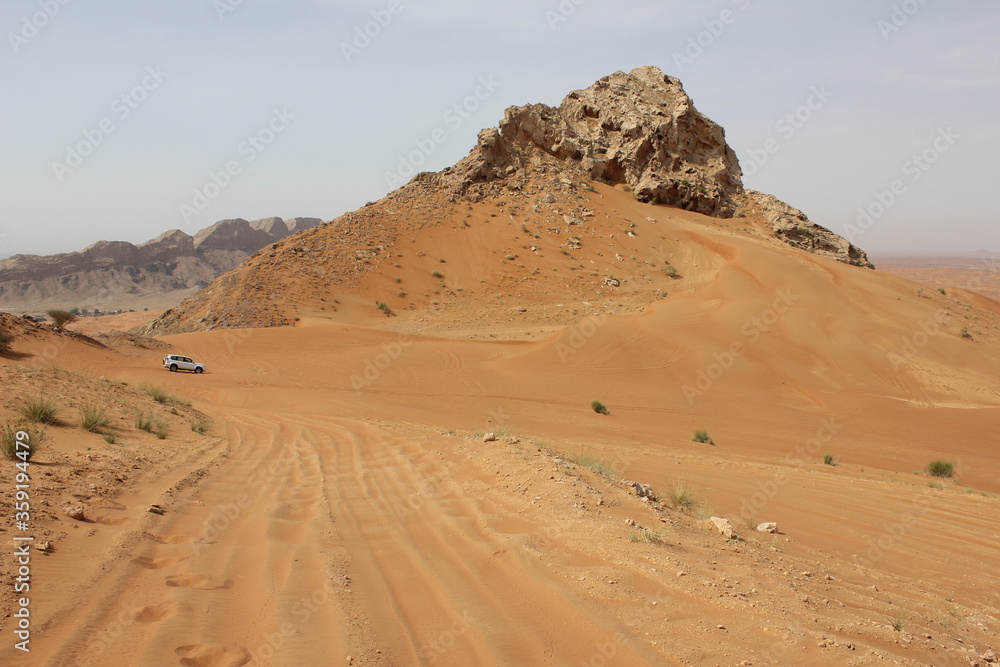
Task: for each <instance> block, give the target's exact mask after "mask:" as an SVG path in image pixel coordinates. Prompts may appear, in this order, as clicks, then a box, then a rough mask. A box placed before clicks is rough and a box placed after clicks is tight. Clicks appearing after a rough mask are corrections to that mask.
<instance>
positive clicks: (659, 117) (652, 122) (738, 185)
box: [416, 67, 873, 268]
mask: <svg viewBox="0 0 1000 667" xmlns="http://www.w3.org/2000/svg"><path fill="white" fill-rule="evenodd" d="M545 163H558V165H559V166H560V167H561V168H562V169H563V170H565V171H567V172H570V173H574V174H576V175H582V176H584V177H586V178H589V179H592V180H596V181H600V182H602V183H607V184H609V185H620V184H624V185H627V186H628V187H630V188H631V189H632V192H633V195H634V196H635V198H636V199H638V200H639V201H642V202H647V203H652V204H664V205H667V206H676V207H678V208H682V209H685V210H688V211H695V212H697V213H703V214H705V215H710V216H713V217H718V218H731V217H735V216H762V217H763V218H764V219H765V220H766V221H767V222H768V223H769V224H771V227H772V229H773V231H774V235H775V236H776V237H777V238H779V239H781V240H782V241H785V242H787V243H789V244H791V245H794V246H796V247H799V248H802V249H803V250H807V251H809V252H815V253H818V254H823V255H828V256H830V257H833V258H834V259H837V260H840V261H842V262H846V263H848V264H854V265H857V266H862V267H866V268H873V267H872V265H871V263H870V262H869V261H868V258H867V257H866V255H865V253H864V251H862V250H861V249H859V248H857V247H855V246H853V245H851V244H850V243H848V242H847V241H846V240H845V239H843V238H842V237H840V236H838V235H836V234H834V233H833V232H831V231H830V230H828V229H826V228H825V227H821V226H819V225H817V224H815V223H813V222H811V221H810V220H809V219H808V218H807V217H806V216H805V214H803V213H802V212H801V211H799V210H797V209H794V208H792V207H791V206H788V205H787V204H785V203H783V202H781V201H780V200H778V199H776V198H775V197H773V196H771V195H765V194H762V193H759V192H756V191H753V190H746V189H744V187H743V172H742V170H741V169H740V165H739V160H737V158H736V154H735V153H734V152H733V150H732V149H731V148H730V147H729V145H728V144H727V143H726V135H725V131H724V130H723V129H722V127H720V126H719V125H717V124H716V123H714V122H713V121H712V120H710V119H709V118H707V117H706V116H704V115H703V114H702V113H700V112H699V111H698V110H697V109H696V108H695V106H694V103H693V102H692V101H691V98H690V97H689V96H688V95H687V93H686V92H685V91H684V87H683V86H682V85H681V82H680V81H679V80H677V79H675V78H673V77H671V76H667V75H666V74H664V73H663V72H662V71H660V70H659V69H657V68H656V67H639V68H637V69H634V70H632V71H631V72H630V73H627V74H626V73H625V72H616V73H614V74H612V75H611V76H606V77H604V78H603V79H601V80H600V81H598V82H597V83H595V84H594V85H592V86H591V87H590V88H587V89H586V90H578V91H574V92H572V93H570V94H569V95H568V96H567V97H566V98H565V99H564V100H563V102H562V104H560V105H559V106H558V107H550V106H546V105H544V104H532V105H528V106H522V107H511V108H509V109H507V111H506V113H505V114H504V119H503V121H502V122H501V123H500V126H499V127H498V128H492V129H488V130H483V131H482V132H480V134H479V142H478V144H477V145H476V147H475V148H474V149H473V150H472V152H471V153H469V155H468V156H466V157H465V158H463V159H462V160H461V161H460V162H459V163H458V164H456V165H455V166H454V167H451V168H449V169H445V170H444V171H442V172H440V173H439V174H420V175H418V176H417V177H416V178H418V179H423V180H431V181H434V182H436V183H439V184H440V185H441V186H442V187H445V188H448V189H449V190H450V191H452V192H453V193H454V194H455V195H456V196H460V197H465V198H469V199H472V200H474V201H475V200H480V199H482V198H484V197H488V196H492V195H498V194H500V193H501V192H502V191H503V189H504V187H509V186H510V185H511V184H517V183H519V182H523V181H525V179H528V178H530V176H531V173H532V171H533V170H534V169H536V168H538V167H539V165H542V164H545Z"/></svg>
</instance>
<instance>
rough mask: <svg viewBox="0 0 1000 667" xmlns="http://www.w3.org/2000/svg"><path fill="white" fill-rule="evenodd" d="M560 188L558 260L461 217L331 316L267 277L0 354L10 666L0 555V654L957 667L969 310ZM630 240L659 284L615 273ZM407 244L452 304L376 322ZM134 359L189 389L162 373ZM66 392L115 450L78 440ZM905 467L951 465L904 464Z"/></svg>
mask: <svg viewBox="0 0 1000 667" xmlns="http://www.w3.org/2000/svg"><path fill="white" fill-rule="evenodd" d="M587 198H588V202H589V205H590V206H591V207H592V208H593V210H594V211H595V212H596V216H595V217H594V223H593V230H594V235H593V237H588V238H587V239H586V240H585V245H584V248H583V250H582V251H581V252H580V253H578V255H579V257H578V258H575V259H572V260H571V259H569V258H568V257H566V256H564V255H563V254H561V253H558V252H555V250H554V247H552V246H549V247H548V248H544V247H543V248H542V252H540V253H536V252H532V251H530V250H529V251H527V252H525V251H524V250H523V249H521V245H522V244H521V242H520V241H517V242H516V246H514V245H511V243H512V242H511V241H507V242H506V244H507V245H511V248H513V250H508V249H507V248H506V247H505V245H504V244H503V242H501V241H500V240H501V239H503V238H506V239H510V238H511V237H514V238H517V235H518V233H519V232H518V229H519V227H520V226H521V224H522V223H521V221H520V220H515V219H513V218H512V217H511V218H509V219H508V218H507V217H504V216H502V215H500V216H493V217H490V216H489V215H488V213H486V212H484V210H485V209H481V208H477V209H475V211H474V213H473V215H472V216H471V222H470V223H469V225H471V226H470V230H471V231H469V232H466V234H475V235H476V236H475V242H472V241H469V240H468V238H469V237H468V236H465V235H463V234H461V233H454V234H450V235H449V234H445V233H444V232H443V231H441V230H435V229H431V228H429V229H428V230H426V231H425V232H422V233H420V234H417V235H415V236H414V237H413V239H412V241H411V242H408V243H407V245H408V248H407V250H406V255H407V257H406V258H404V259H402V260H401V261H400V264H401V266H400V267H398V268H396V267H391V266H390V267H387V268H385V270H384V271H376V272H374V273H372V274H369V276H368V277H367V278H366V279H365V280H363V281H361V282H359V283H358V284H356V285H354V286H352V287H351V289H350V290H349V293H350V295H351V298H352V299H354V301H352V302H350V303H348V302H347V300H346V297H344V296H343V295H341V297H340V301H341V302H342V303H340V304H338V305H339V307H338V308H337V309H336V310H333V309H330V308H327V307H326V304H313V306H312V307H311V308H310V306H309V304H308V303H306V301H307V300H306V299H304V298H303V299H302V300H301V303H299V302H296V296H295V294H294V293H289V295H288V298H289V301H290V302H296V303H298V306H297V307H298V310H297V311H296V312H298V313H299V314H298V318H299V319H298V321H296V322H295V323H294V326H291V327H278V328H265V329H235V330H234V329H229V330H215V331H201V332H194V333H185V334H179V335H171V336H164V337H162V338H160V339H159V342H157V341H154V340H149V339H134V340H133V339H127V338H122V337H119V338H115V339H114V340H113V341H111V342H109V341H108V340H105V341H104V343H105V344H106V346H105V347H101V346H100V345H98V344H96V343H91V342H88V341H87V340H84V339H77V338H70V337H67V336H65V335H59V334H57V333H52V332H51V331H49V330H47V329H46V330H39V331H38V332H35V333H32V334H30V335H28V334H25V335H23V336H21V337H19V338H17V339H16V340H15V341H14V343H13V350H14V353H13V354H11V355H8V356H7V357H5V358H3V359H2V360H0V365H2V370H3V373H4V378H5V385H6V386H9V387H12V388H14V390H15V392H18V393H20V394H23V395H34V394H35V393H37V392H41V391H43V390H44V391H46V392H48V395H49V396H50V397H52V398H53V399H54V400H55V401H56V402H57V403H58V404H59V405H60V409H61V415H62V423H61V424H59V425H55V426H52V427H49V428H48V429H47V438H46V441H45V445H44V446H43V448H42V449H41V450H40V451H39V452H38V453H37V454H36V456H35V459H34V461H35V463H34V464H33V466H32V468H31V469H32V479H33V484H34V489H33V494H34V495H33V503H35V506H36V507H37V510H36V515H37V516H36V518H35V526H36V529H37V538H36V539H38V540H43V539H44V540H46V541H48V542H50V544H51V549H50V550H49V552H48V553H42V552H41V551H38V550H37V549H35V550H33V556H32V588H31V613H32V629H33V633H32V636H31V652H30V654H25V653H22V652H19V651H17V650H15V649H13V648H12V643H13V642H12V640H11V636H12V635H11V629H12V621H13V619H12V618H11V617H10V616H9V615H7V614H9V613H10V612H11V611H12V610H13V609H14V608H15V607H14V606H15V596H14V595H13V594H12V593H11V590H12V589H11V587H10V585H8V584H9V582H10V580H11V576H12V575H11V572H12V568H13V565H11V563H10V560H11V559H9V558H5V559H4V560H5V564H4V567H5V568H7V569H6V570H5V571H4V597H3V603H4V608H3V612H4V613H5V615H7V616H6V618H5V619H4V623H3V625H4V628H3V630H2V634H0V636H3V637H4V638H5V641H4V645H3V646H2V648H0V661H2V662H3V664H9V665H135V666H142V667H147V666H152V665H178V664H180V665H198V666H203V667H207V666H213V667H221V666H233V665H244V664H253V665H355V666H357V665H368V666H375V665H379V666H382V665H384V666H401V665H407V666H408V665H518V666H520V665H574V666H576V665H593V666H599V665H777V664H782V665H816V664H836V665H869V664H901V665H917V664H933V665H962V664H971V663H978V664H987V662H986V661H987V660H989V659H991V658H992V657H993V655H994V654H992V653H991V651H992V650H993V649H994V648H996V647H997V646H998V644H1000V637H998V625H997V624H998V617H1000V574H998V572H1000V550H998V547H997V545H998V534H997V526H998V525H1000V500H998V498H997V495H996V494H997V493H998V492H1000V482H998V481H997V479H998V476H997V472H998V468H1000V464H998V462H1000V452H998V450H997V436H996V433H997V429H998V426H1000V385H998V382H997V378H998V377H1000V358H998V351H1000V329H998V325H1000V303H997V302H996V301H992V300H991V299H989V298H987V297H985V296H982V295H977V294H973V293H971V292H968V291H963V290H959V289H954V290H948V291H947V294H941V293H939V292H937V291H935V290H931V289H926V288H925V287H924V286H922V285H919V284H916V283H913V282H910V281H909V280H907V279H905V278H902V277H899V276H895V275H892V274H889V273H885V272H881V271H871V270H868V269H863V268H859V267H856V266H849V265H846V264H842V263H839V262H836V261H834V260H832V259H829V258H825V257H819V256H816V255H810V254H807V253H804V252H802V251H800V250H797V249H795V248H792V247H788V246H785V245H782V244H777V243H773V242H769V241H767V240H766V239H764V238H762V237H761V235H760V234H757V233H755V232H754V230H753V228H752V224H751V223H750V222H748V221H742V220H739V219H735V220H716V219H713V218H708V217H705V216H701V215H698V214H695V213H687V212H684V211H680V210H677V209H672V208H667V207H662V206H652V205H647V204H641V203H638V202H636V201H635V200H634V199H633V198H632V197H631V196H630V195H629V194H628V193H626V192H623V191H622V190H621V189H616V188H612V187H608V186H604V185H601V184H596V188H595V190H594V192H591V193H588V194H587ZM465 217H466V216H465V211H464V210H463V211H462V212H461V217H456V218H455V219H454V220H453V222H454V225H455V227H456V228H458V227H459V226H460V225H463V222H462V221H463V220H464V218H465ZM625 219H628V221H629V223H628V224H629V227H628V228H629V230H631V234H626V233H624V231H623V230H624V227H625V226H626V225H625V223H624V222H623V220H625ZM651 239H655V240H656V242H657V244H659V245H663V246H664V247H667V246H669V247H668V248H667V250H668V251H669V254H670V256H671V261H672V263H673V264H674V265H675V266H676V267H677V268H678V269H679V273H680V274H681V275H682V276H683V277H681V278H671V277H668V276H666V275H663V274H662V273H661V272H660V271H659V270H658V269H656V268H652V267H647V269H643V268H642V267H643V266H645V265H644V264H643V259H644V255H643V256H640V255H641V252H642V249H643V248H648V247H649V245H650V243H651ZM536 243H537V246H540V247H541V246H545V245H546V244H545V242H544V240H543V241H537V242H536ZM515 251H516V252H517V253H518V254H520V255H523V256H524V258H523V259H520V260H509V261H507V260H505V262H506V263H501V262H500V261H499V260H500V257H498V256H497V255H496V253H502V255H501V256H502V257H505V256H506V254H509V253H513V252H515ZM420 253H423V256H421V255H420ZM616 254H619V255H621V256H622V257H623V259H622V260H615V259H614V256H615V255H616ZM633 255H635V256H636V257H638V259H637V260H635V262H634V263H633V262H632V261H631V259H629V258H632V256H633ZM418 258H419V260H418ZM437 258H441V259H445V260H446V262H444V263H441V262H438V260H437ZM424 259H426V262H427V264H426V266H424V264H423V263H421V261H420V260H424ZM591 259H592V260H593V261H594V262H609V261H610V262H616V261H621V262H622V265H623V266H624V265H626V264H627V266H628V268H625V269H623V270H621V271H619V276H622V277H627V278H629V280H627V281H626V282H624V283H623V284H622V285H621V286H620V287H619V288H614V287H607V288H606V289H602V290H601V293H600V294H598V293H595V292H593V291H588V290H583V289H579V288H577V287H575V286H574V283H573V278H572V276H573V275H574V272H572V271H570V269H569V267H570V266H571V265H573V264H575V263H580V264H583V265H585V266H586V265H588V263H589V262H590V261H591ZM432 261H433V262H438V264H440V266H442V267H445V269H444V271H446V275H447V280H449V281H451V282H450V284H451V285H452V286H454V285H461V286H467V288H468V289H467V290H466V289H463V290H458V289H448V290H442V291H443V292H444V293H443V294H440V295H435V296H434V297H432V298H433V299H434V301H435V303H434V304H433V305H432V304H431V303H430V302H429V301H426V302H421V303H418V304H417V305H416V306H415V307H414V308H413V309H412V310H411V309H409V308H408V307H407V306H406V305H405V304H406V302H408V301H409V299H405V300H403V301H400V302H395V301H394V302H393V308H394V310H395V311H396V314H397V316H396V317H391V318H390V317H385V316H384V315H383V314H382V313H381V312H379V311H378V310H376V309H375V308H374V307H373V306H372V304H373V302H374V301H375V300H377V299H380V298H382V295H384V294H385V293H386V292H387V291H388V290H396V289H409V290H410V291H411V292H413V293H414V294H416V293H418V292H420V293H422V292H424V291H427V292H428V293H431V288H432V287H433V285H432V286H430V287H427V288H424V286H423V285H421V286H419V287H416V286H415V284H416V283H418V282H419V281H421V280H425V279H426V276H427V274H428V273H429V272H430V269H431V268H433V265H432V264H431V263H430V262H432ZM519 262H520V263H522V264H524V265H525V266H524V268H523V269H520V268H519V267H518V266H517V265H518V263H519ZM536 266H537V267H539V268H540V269H541V271H540V272H539V273H537V274H534V279H533V280H527V279H523V278H518V277H515V276H518V275H520V276H530V275H532V274H531V271H532V270H533V269H534V268H535V267H536ZM642 271H645V273H641V272H642ZM508 272H509V275H511V277H510V278H506V279H501V278H500V276H502V275H508ZM487 274H490V280H489V281H487V277H486V275H487ZM394 278H399V279H400V281H399V282H398V283H395V282H394ZM397 284H398V285H400V286H401V287H396V285H397ZM497 285H499V287H496V292H491V291H490V290H491V289H494V287H495V286H497ZM508 285H513V287H509V286H508ZM345 293H346V292H345ZM494 304H495V305H494ZM136 315H138V314H136ZM103 319H104V318H101V319H95V320H93V321H92V322H91V321H87V322H86V324H87V325H91V324H93V323H98V322H101V321H102V320H103ZM128 324H130V325H131V324H134V322H129V323H128ZM963 328H967V329H968V330H969V331H970V332H971V335H972V338H971V339H970V338H963V337H962V335H961V333H960V332H961V329H963ZM87 333H89V334H94V333H96V332H95V331H94V330H93V329H92V328H90V327H89V326H88V328H87ZM98 340H102V339H98ZM168 351H173V352H177V353H181V354H187V355H190V356H192V357H194V358H195V359H197V360H199V361H202V362H204V363H206V364H207V365H208V372H207V373H205V374H204V375H201V376H196V375H194V374H189V373H168V372H166V371H165V370H163V369H162V368H160V358H161V357H162V356H164V354H166V353H167V352H168ZM144 385H151V386H157V387H162V388H163V389H164V390H165V391H166V392H167V393H168V394H169V397H168V398H166V399H165V402H164V403H156V402H154V401H153V399H152V398H150V397H149V396H148V395H147V394H145V393H144V392H143V391H142V387H143V386H144ZM90 397H93V399H94V400H99V401H102V402H103V405H105V406H106V407H107V409H108V411H109V412H110V413H111V415H112V423H111V425H110V426H108V427H107V428H106V429H104V432H106V433H113V434H115V435H116V436H117V438H116V442H115V443H114V444H109V443H107V442H105V440H103V439H102V436H101V435H99V434H94V433H88V432H86V431H84V430H82V429H81V428H79V420H78V417H77V414H78V411H79V410H80V409H81V408H82V406H83V405H84V403H85V401H86V400H88V399H90ZM594 400H598V401H601V402H602V403H604V404H605V405H606V406H607V408H608V409H609V412H610V414H608V415H602V414H597V413H596V412H595V411H593V410H592V409H591V402H592V401H594ZM187 402H190V405H187ZM16 403H17V401H16V396H15V394H11V393H7V394H6V395H5V397H4V400H3V403H2V407H0V412H2V415H0V417H3V419H12V418H13V414H14V410H15V409H16ZM137 411H152V412H153V413H155V414H156V415H158V416H159V417H160V418H161V419H162V420H164V422H165V424H166V426H167V429H168V432H167V435H166V437H165V439H162V440H161V439H158V438H156V437H154V436H153V435H151V434H150V433H146V432H143V431H141V430H138V429H137V428H135V425H134V423H133V422H134V415H135V413H136V412H137ZM197 420H204V421H203V423H208V424H209V425H208V427H207V429H206V430H205V433H197V432H195V431H192V430H191V428H190V427H189V424H190V423H194V422H196V421H197ZM700 429H704V430H707V431H708V432H709V434H710V436H711V438H712V439H713V441H714V445H713V444H707V443H696V442H693V441H692V434H693V432H694V431H696V430H700ZM488 433H492V434H494V437H495V438H496V439H495V440H489V441H487V439H488V436H486V434H488ZM824 455H830V456H831V457H832V462H833V463H836V464H837V465H826V464H824V460H823V458H824ZM932 459H948V460H951V461H954V462H955V464H956V474H955V476H954V478H953V479H941V480H939V479H935V478H931V477H928V476H927V475H926V474H925V473H924V472H923V469H924V466H925V464H927V463H928V462H929V461H931V460H932ZM4 465H5V470H4V474H3V477H2V478H0V479H3V480H4V484H7V485H10V484H11V483H12V482H11V480H12V473H11V470H12V468H11V466H12V465H13V464H12V463H10V462H8V463H6V464H4ZM632 482H639V483H641V484H648V485H650V486H651V487H652V489H653V491H654V493H655V496H656V499H655V500H651V499H649V498H640V497H639V496H638V495H637V494H636V492H635V490H634V488H633V486H632V485H631V483H632ZM683 486H686V487H687V489H688V491H689V493H690V495H691V496H692V497H691V500H690V502H687V501H685V500H684V499H683V498H680V497H678V496H680V495H681V494H680V493H679V492H680V491H681V490H683V489H682V488H680V487H683ZM6 497H7V494H6V493H5V502H6ZM67 505H72V506H79V507H81V508H82V509H83V510H84V512H85V517H86V519H85V520H82V521H81V520H75V519H72V518H70V517H68V516H66V515H65V514H64V513H63V512H62V508H63V507H64V506H67ZM150 505H157V506H158V507H160V508H162V510H163V513H162V514H157V513H150V512H148V511H147V509H148V508H149V507H150ZM4 509H5V510H6V509H8V508H7V507H6V506H5V508H4ZM8 515H9V512H5V516H8ZM711 517H722V518H727V519H728V520H729V522H730V524H731V525H732V527H733V529H734V531H735V537H734V538H733V539H726V537H724V536H723V535H722V534H720V532H719V531H718V530H717V529H716V527H715V526H714V525H713V524H712V523H711V521H709V520H708V519H710V518H711ZM761 522H776V523H777V524H778V531H779V532H778V533H776V534H768V533H762V532H758V531H757V530H755V527H756V526H757V524H759V523H761ZM2 530H3V535H4V538H5V539H6V540H7V541H8V543H9V544H12V542H10V541H9V540H10V538H11V537H12V535H13V533H14V530H13V529H12V528H11V527H10V526H9V525H7V524H5V525H3V526H2Z"/></svg>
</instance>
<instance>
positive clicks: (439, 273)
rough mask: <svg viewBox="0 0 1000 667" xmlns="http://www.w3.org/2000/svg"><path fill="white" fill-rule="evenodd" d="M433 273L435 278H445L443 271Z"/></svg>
mask: <svg viewBox="0 0 1000 667" xmlns="http://www.w3.org/2000/svg"><path fill="white" fill-rule="evenodd" d="M431 275H432V276H434V277H435V278H439V279H440V278H444V274H443V273H441V272H440V271H435V272H434V273H432V274H431Z"/></svg>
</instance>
